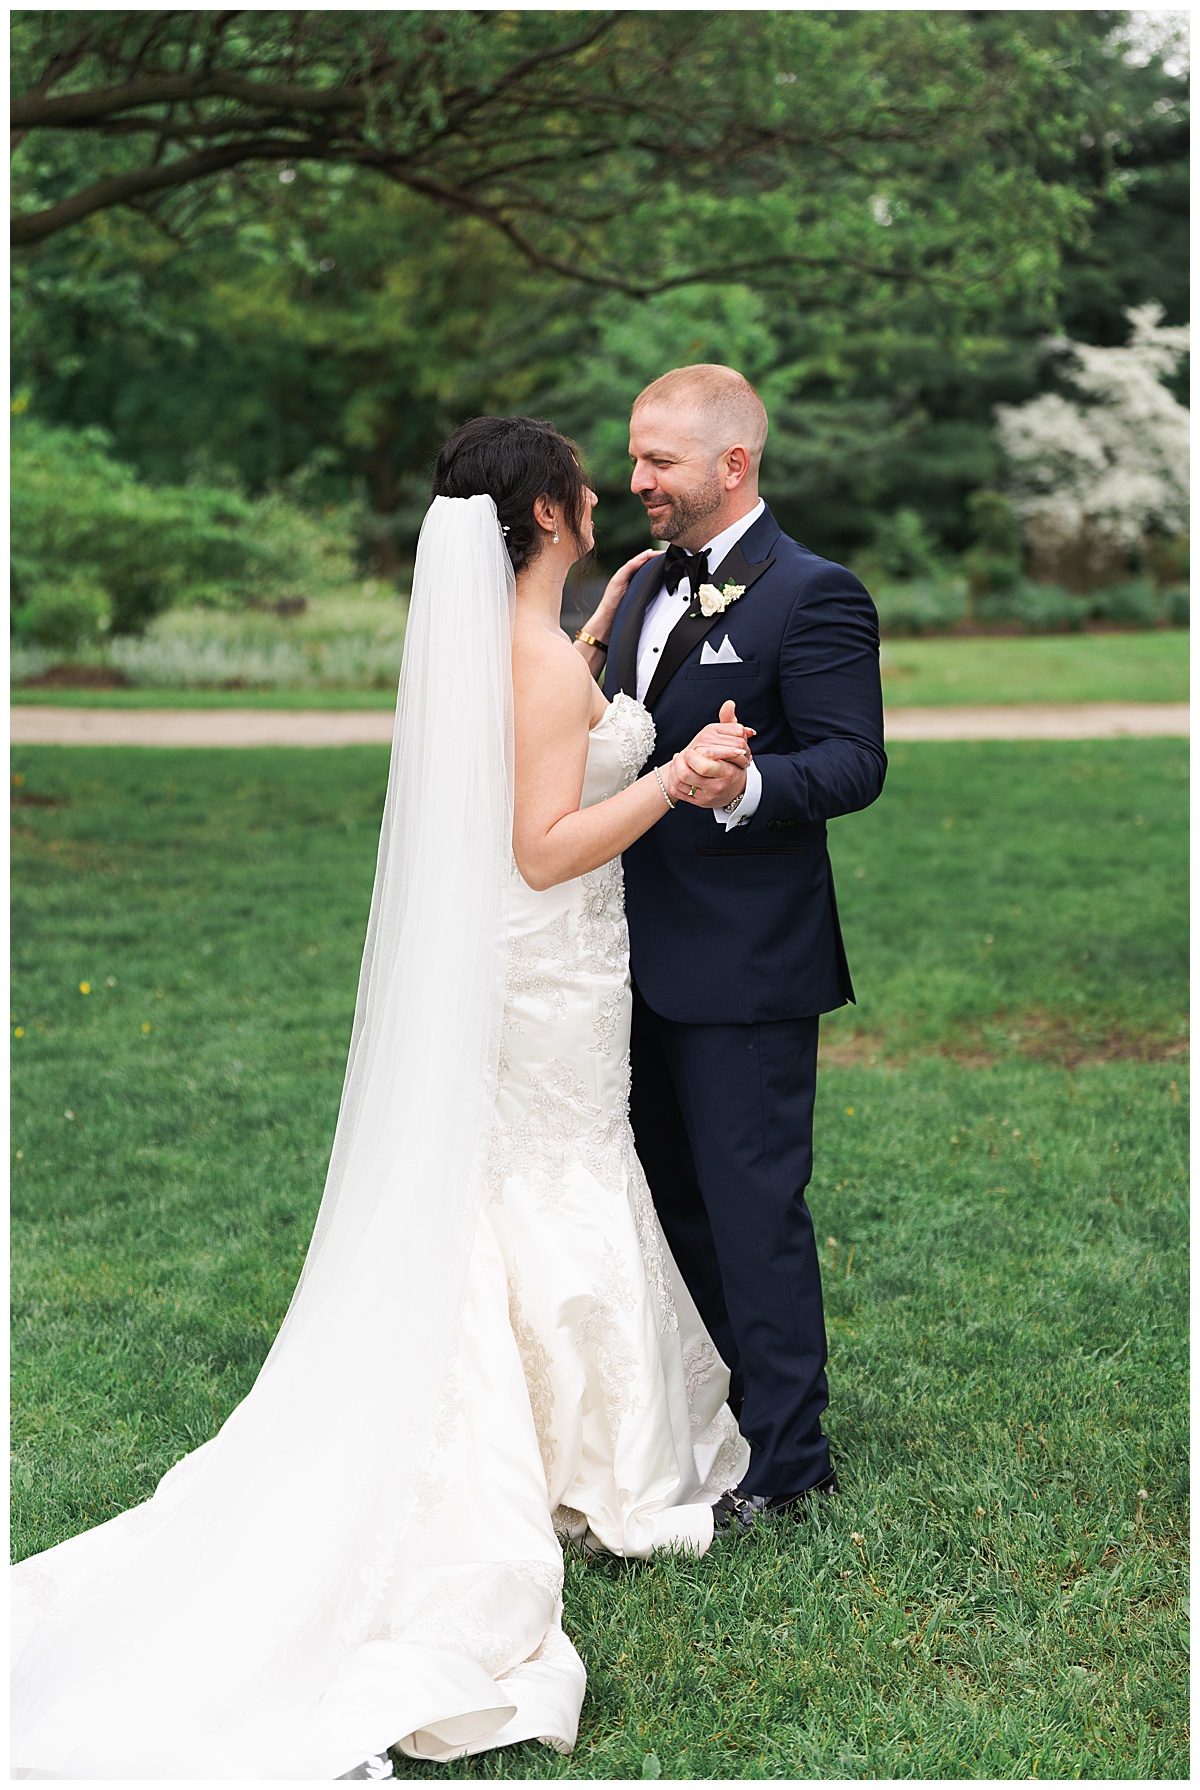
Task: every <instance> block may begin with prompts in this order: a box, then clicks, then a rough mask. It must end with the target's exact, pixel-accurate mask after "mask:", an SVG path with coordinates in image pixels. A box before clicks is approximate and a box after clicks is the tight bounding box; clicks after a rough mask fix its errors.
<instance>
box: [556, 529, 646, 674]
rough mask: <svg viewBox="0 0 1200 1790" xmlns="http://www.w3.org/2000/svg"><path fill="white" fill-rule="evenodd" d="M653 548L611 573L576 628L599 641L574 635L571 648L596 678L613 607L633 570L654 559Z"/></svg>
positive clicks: (602, 664)
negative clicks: (600, 593) (596, 600)
mask: <svg viewBox="0 0 1200 1790" xmlns="http://www.w3.org/2000/svg"><path fill="white" fill-rule="evenodd" d="M655 551H656V550H655V548H653V547H647V548H646V550H645V552H644V553H635V554H634V556H633V558H632V559H627V560H626V561H625V564H624V565H623V566H622V567H621V569H620V570H619V571H617V572H614V573H613V575H612V577H611V578H610V579H609V581H608V583H607V584H606V585H605V587H604V595H603V596H602V597H601V599H600V602H599V604H598V605H597V607H596V608H595V609H594V610H593V611H592V613H591V615H589V616H588V619H587V620H586V621H585V622H584V624H583V627H582V628H581V629H580V633H581V634H590V635H591V638H592V641H596V642H598V643H599V644H598V645H592V644H591V643H590V642H589V641H586V640H580V639H579V638H578V637H576V639H575V641H574V643H573V644H574V647H575V651H576V652H577V653H578V654H579V655H580V657H581V658H582V660H583V662H584V664H585V665H586V666H587V668H588V670H589V671H590V672H591V674H592V676H593V677H594V678H596V679H597V680H599V677H600V673H601V672H602V671H603V670H604V667H605V665H606V663H607V662H608V640H609V635H610V634H611V633H612V625H613V620H614V618H615V616H616V613H617V610H618V609H619V608H620V607H621V598H622V597H623V596H624V595H625V592H626V591H627V590H628V589H629V581H630V579H631V578H632V577H633V575H634V573H635V572H640V571H641V569H642V567H643V566H644V565H645V563H646V561H647V560H648V559H653V558H654V556H655Z"/></svg>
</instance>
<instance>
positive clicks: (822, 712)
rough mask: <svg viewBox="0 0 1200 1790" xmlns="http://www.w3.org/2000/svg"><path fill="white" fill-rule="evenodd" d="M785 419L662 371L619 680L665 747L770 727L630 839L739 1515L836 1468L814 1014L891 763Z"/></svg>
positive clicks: (662, 1079)
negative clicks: (797, 518) (815, 1181)
mask: <svg viewBox="0 0 1200 1790" xmlns="http://www.w3.org/2000/svg"><path fill="white" fill-rule="evenodd" d="M766 436H767V413H766V411H765V409H764V407H763V404H762V401H761V399H760V398H759V396H758V394H757V392H755V390H754V388H753V386H751V385H750V384H749V383H748V382H747V381H746V380H745V379H743V378H742V376H741V374H740V373H735V372H734V371H733V370H732V369H730V368H728V367H721V366H695V367H680V368H677V369H676V370H675V371H674V372H671V373H667V374H665V375H664V376H663V377H662V378H661V379H657V380H655V382H654V383H653V385H649V386H647V388H646V390H645V391H644V392H642V394H641V396H640V397H639V398H638V400H637V402H636V403H635V405H634V407H633V416H632V419H631V422H630V436H629V452H630V457H631V459H632V461H633V479H632V489H633V491H634V493H635V494H636V495H637V496H638V497H640V498H641V500H642V503H643V504H644V505H645V507H646V514H647V516H648V518H649V522H650V529H651V533H652V534H653V535H654V536H655V537H656V538H657V539H658V540H660V541H666V542H668V543H670V544H669V546H668V549H667V552H666V554H665V555H660V556H658V557H656V558H654V559H652V560H650V561H649V562H648V564H647V565H646V567H645V568H644V570H642V571H641V572H639V573H638V574H637V575H636V576H635V577H634V578H633V580H632V581H631V583H630V585H629V589H628V591H627V592H626V595H625V597H624V599H623V601H622V603H621V606H620V609H619V610H618V612H617V616H616V619H615V622H614V624H613V629H612V635H611V639H610V641H609V651H608V660H607V664H608V670H607V672H606V677H605V687H606V690H607V693H608V695H609V696H610V697H611V696H612V695H613V693H614V692H615V691H616V690H618V689H620V690H624V691H626V692H627V693H628V694H629V695H631V696H636V697H637V698H638V699H639V700H640V701H642V702H644V703H645V704H646V705H647V707H648V708H649V709H650V710H651V712H652V713H653V716H654V722H655V726H656V728H657V746H656V751H655V758H656V760H657V761H658V762H660V763H661V762H665V761H669V760H670V758H671V757H672V755H673V754H674V753H676V752H678V751H682V750H683V748H684V747H685V746H686V745H687V744H688V743H689V742H690V741H691V740H692V739H693V738H694V736H695V735H696V734H697V732H698V731H699V730H700V729H702V728H703V727H704V726H705V724H706V722H711V720H712V717H713V716H714V715H715V714H716V713H717V711H718V709H720V710H721V713H722V720H724V721H726V722H729V721H731V720H735V719H736V721H737V722H739V723H741V724H742V725H743V726H745V727H747V728H751V729H753V730H754V732H753V750H752V757H751V758H750V761H749V763H748V764H746V765H734V764H731V763H728V762H719V761H717V760H714V759H704V760H703V761H701V760H700V758H699V756H698V755H697V754H696V753H693V755H692V757H693V760H694V761H695V763H696V765H697V767H698V768H697V773H696V775H695V776H694V779H693V783H692V786H691V787H692V788H693V789H694V790H695V794H694V796H690V797H688V798H685V800H684V801H683V802H681V803H680V804H679V805H678V808H677V811H676V812H675V813H674V814H671V815H668V816H667V817H666V818H665V819H664V820H663V821H662V823H661V824H660V825H658V826H656V827H654V828H652V829H651V831H650V832H649V833H647V834H646V835H645V836H644V837H643V838H641V839H639V840H638V841H637V843H636V844H635V845H633V846H631V847H630V849H629V850H628V851H627V852H626V853H625V891H626V906H627V911H628V916H629V936H630V953H631V965H632V972H633V982H634V993H633V999H634V1008H633V1038H632V1057H633V1091H632V1097H631V1117H632V1120H633V1129H634V1134H635V1137H636V1140H637V1149H638V1155H639V1156H640V1158H641V1161H642V1164H643V1166H644V1168H645V1170H646V1175H647V1179H648V1180H649V1183H650V1187H651V1191H652V1193H653V1196H654V1202H655V1205H656V1207H657V1209H658V1214H659V1218H660V1220H661V1222H662V1226H663V1230H664V1231H665V1233H666V1236H667V1240H668V1242H669V1243H670V1245H671V1249H672V1251H673V1253H674V1256H675V1259H676V1261H677V1262H678V1264H679V1267H680V1270H681V1272H682V1274H683V1276H684V1279H685V1280H686V1281H687V1284H688V1287H689V1288H690V1290H691V1293H692V1296H693V1298H694V1299H695V1301H696V1304H697V1306H698V1307H699V1309H700V1313H701V1316H702V1317H703V1319H704V1321H705V1323H706V1325H707V1327H708V1330H709V1333H710V1335H711V1336H712V1338H713V1341H714V1342H715V1343H716V1345H717V1348H718V1349H719V1350H720V1352H721V1355H722V1357H723V1358H724V1360H725V1362H726V1363H727V1365H728V1367H729V1369H730V1376H731V1380H730V1403H731V1405H732V1407H733V1409H734V1411H735V1412H737V1413H738V1415H739V1421H740V1424H741V1429H742V1433H743V1435H744V1436H745V1437H746V1439H747V1440H748V1441H749V1443H750V1447H751V1456H750V1466H749V1469H748V1471H747V1473H746V1476H745V1478H744V1479H743V1481H742V1483H741V1485H740V1486H738V1487H737V1488H736V1490H735V1491H733V1492H730V1493H726V1494H725V1496H724V1497H723V1498H722V1499H721V1501H720V1503H719V1504H718V1506H717V1509H716V1512H715V1517H716V1522H717V1526H718V1528H719V1529H721V1530H724V1531H726V1532H731V1531H733V1532H736V1531H739V1530H741V1529H745V1528H749V1527H751V1526H752V1525H753V1524H754V1523H755V1522H760V1521H763V1520H765V1519H766V1518H768V1517H771V1516H774V1515H775V1514H776V1513H778V1512H779V1511H781V1510H786V1509H789V1508H791V1507H795V1508H797V1509H799V1508H802V1506H803V1504H804V1502H805V1501H806V1499H807V1498H808V1497H809V1496H811V1495H812V1494H814V1493H821V1492H833V1491H836V1489H837V1478H836V1475H835V1474H834V1472H833V1470H832V1468H831V1466H830V1460H829V1444H828V1442H827V1441H826V1439H825V1437H824V1436H823V1435H822V1433H821V1413H822V1412H823V1411H824V1409H825V1407H826V1405H827V1404H828V1402H829V1392H828V1387H827V1383H826V1379H825V1361H826V1356H827V1349H826V1341H825V1319H824V1313H823V1310H822V1304H821V1275H820V1266H819V1263H818V1260H817V1249H816V1242H815V1239H814V1236H813V1226H812V1220H811V1218H810V1217H809V1212H808V1207H807V1205H806V1204H805V1200H804V1190H805V1188H806V1187H807V1185H808V1182H809V1180H810V1178H811V1176H812V1120H813V1101H814V1096H815V1093H816V1075H817V1029H818V1025H819V1023H820V1022H819V1015H820V1014H822V1013H828V1012H829V1011H830V1010H831V1009H832V1008H835V1007H840V1006H842V1005H844V1003H845V1002H846V1001H852V1000H853V999H854V993H853V990H852V988H851V986H850V973H849V970H848V968H847V965H846V955H845V951H844V950H843V948H842V938H841V932H840V930H839V927H838V916H837V904H836V902H835V900H834V893H833V877H832V874H831V870H830V864H829V855H828V851H827V849H826V839H825V823H826V822H827V821H828V820H830V819H831V818H833V817H834V816H836V815H839V814H850V813H853V812H854V811H855V810H856V809H858V808H866V807H867V806H868V805H869V804H870V803H871V802H873V801H874V800H875V798H876V796H877V795H878V794H879V792H880V790H881V789H882V787H883V778H884V771H885V768H886V764H887V760H886V758H885V756H884V750H883V703H882V695H881V690H880V682H879V632H878V623H877V619H876V615H875V608H874V605H873V604H872V602H871V599H870V597H869V596H868V595H867V592H866V591H865V590H864V589H863V586H862V585H861V584H860V583H859V582H858V580H857V579H856V578H854V577H853V576H852V575H851V574H850V573H849V572H847V571H846V570H845V569H844V568H843V567H841V566H838V565H834V564H832V563H831V562H830V561H829V560H826V559H821V558H819V557H818V556H817V554H815V553H812V552H810V551H809V549H808V548H807V547H803V546H801V545H800V544H799V543H798V542H797V541H793V540H791V539H790V538H789V537H788V536H787V535H785V534H783V533H782V532H781V530H780V528H779V524H778V523H777V522H776V521H775V518H774V517H773V516H772V514H771V512H770V510H769V509H767V507H766V505H765V504H764V503H763V501H762V500H761V498H760V497H759V495H758V467H759V461H760V459H761V456H762V450H763V445H764V443H765V441H766ZM705 585H707V586H709V587H710V590H708V591H702V589H701V587H702V586H705ZM711 587H716V590H715V591H714V590H712V589H711ZM714 597H715V602H714ZM710 611H711V613H710ZM735 709H736V714H735ZM712 737H713V738H714V740H715V739H716V738H717V737H718V736H717V735H716V734H715V733H714V734H713V736H712ZM704 768H707V769H708V770H709V771H711V772H713V774H711V775H706V774H701V771H702V770H703V769H704Z"/></svg>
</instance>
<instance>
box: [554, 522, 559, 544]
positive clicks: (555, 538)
mask: <svg viewBox="0 0 1200 1790" xmlns="http://www.w3.org/2000/svg"><path fill="white" fill-rule="evenodd" d="M554 545H555V546H556V547H557V546H558V523H557V522H556V523H555V524H554Z"/></svg>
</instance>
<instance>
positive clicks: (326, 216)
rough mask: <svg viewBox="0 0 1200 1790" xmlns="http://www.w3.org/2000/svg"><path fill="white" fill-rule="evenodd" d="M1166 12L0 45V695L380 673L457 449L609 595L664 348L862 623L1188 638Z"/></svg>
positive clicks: (664, 362)
mask: <svg viewBox="0 0 1200 1790" xmlns="http://www.w3.org/2000/svg"><path fill="white" fill-rule="evenodd" d="M1173 18H1174V19H1175V20H1176V21H1177V19H1178V15H1164V14H1158V15H1149V14H1137V13H1127V12H1117V11H1083V12H1066V11H1034V12H1005V11H997V12H974V13H963V12H945V13H936V12H930V13H925V12H917V13H911V12H885V11H869V12H811V11H808V12H799V13H788V12H751V13H742V12H734V11H732V10H731V11H719V12H706V13H670V14H661V13H657V12H655V13H651V12H646V13H642V12H614V13H605V12H587V13H578V12H544V13H542V12H538V13H534V12H503V13H500V12H497V13H489V14H479V13H465V12H464V13H457V12H456V13H426V12H421V13H416V12H388V13H374V12H353V11H344V12H343V11H338V12H323V13H288V12H267V13H220V12H181V13H166V12H162V13H156V12H119V11H114V12H109V13H105V14H96V13H94V12H92V13H82V12H70V11H61V12H37V11H28V12H23V13H19V14H17V15H15V16H14V25H13V32H14V37H13V70H14V80H15V85H16V90H17V99H16V101H15V110H14V123H15V124H16V126H17V129H18V137H19V143H18V148H17V151H16V160H15V177H14V191H15V201H14V203H15V211H16V219H15V226H14V234H15V240H16V243H17V247H18V253H17V254H16V256H15V257H14V281H15V323H14V349H13V376H14V397H13V400H12V409H13V412H14V446H13V462H12V465H13V498H14V523H13V572H14V579H13V609H12V631H13V640H14V656H13V677H14V682H15V683H21V682H26V683H28V682H29V681H30V680H40V681H41V682H42V683H43V684H46V683H48V684H49V685H51V686H53V685H55V684H56V683H59V684H62V683H67V684H69V683H70V682H72V681H74V682H77V683H78V682H83V683H84V684H86V683H88V682H89V681H90V682H91V683H93V684H97V685H103V684H105V683H109V684H114V683H116V684H120V683H130V684H133V685H136V686H140V687H157V688H178V687H182V686H191V687H197V686H208V687H219V686H220V685H222V684H225V685H233V686H235V687H236V686H243V687H247V688H255V687H274V688H288V687H292V688H305V687H310V688H311V687H325V688H339V687H340V688H344V689H352V688H356V687H357V688H369V687H371V686H375V687H379V688H386V687H387V686H388V685H389V683H390V684H391V685H392V686H393V687H394V680H395V675H396V670H397V668H398V663H399V652H400V648H401V645H402V638H403V614H404V594H405V591H406V578H407V573H408V571H409V569H410V567H411V560H412V553H413V549H414V546H415V540H416V533H417V530H418V527H419V523H420V517H421V515H422V513H423V510H424V507H425V504H426V501H427V494H428V487H429V475H430V470H431V466H432V461H433V458H434V455H435V453H436V450H437V447H438V444H439V443H440V441H441V440H442V439H443V438H444V437H445V436H446V434H448V433H449V432H450V430H452V429H453V428H454V427H455V426H456V424H457V423H458V422H460V421H461V420H462V419H463V418H464V417H466V416H469V415H472V414H477V413H480V412H498V413H504V412H516V411H526V412H534V413H537V414H542V415H547V416H549V417H551V418H552V419H553V420H554V421H555V422H556V423H558V424H559V425H560V426H561V427H562V428H564V429H565V430H567V431H568V433H570V434H571V435H572V436H573V437H574V438H575V439H576V440H577V441H578V442H579V444H580V447H581V451H582V453H583V456H584V458H585V461H586V464H587V466H588V468H589V472H590V476H591V477H592V480H593V482H594V484H595V486H596V488H597V490H598V491H599V493H600V496H601V500H602V507H601V510H600V512H599V517H598V525H599V552H598V564H597V566H596V567H595V568H594V569H593V575H595V574H596V573H600V572H607V571H608V570H610V569H611V568H612V567H613V566H614V565H616V564H617V563H619V561H620V560H621V559H622V558H623V557H624V556H625V555H626V554H628V553H629V552H631V551H633V550H635V549H636V548H638V547H640V546H641V545H642V544H643V543H644V540H645V524H644V520H643V518H642V515H641V512H640V510H639V507H638V506H637V505H636V503H634V502H633V500H632V499H631V498H630V496H629V494H628V490H627V482H626V481H627V470H626V468H627V461H626V424H627V416H628V407H629V404H630V401H631V400H632V398H633V397H634V396H635V394H636V393H637V391H638V390H639V389H640V387H641V386H642V385H643V384H644V383H646V382H647V381H648V380H649V379H651V378H653V377H656V376H657V375H658V374H659V373H660V372H662V371H663V370H664V369H665V368H667V367H668V366H671V365H678V364H682V363H686V362H689V361H695V360H717V361H723V362H728V363H730V364H733V365H736V366H738V367H740V368H741V369H742V370H743V371H744V372H745V373H746V374H747V376H748V377H749V378H751V379H752V380H753V381H754V382H755V383H756V384H757V386H758V387H759V389H760V390H761V392H762V393H763V396H764V398H765V400H766V402H767V405H768V408H769V410H770V414H771V438H770V442H769V446H768V451H767V456H766V460H765V462H764V474H763V487H764V492H765V495H766V497H767V499H768V501H769V502H770V503H771V505H772V507H773V509H774V510H775V513H776V515H777V516H778V518H779V520H780V522H781V523H782V524H783V526H784V527H785V528H787V529H788V530H789V531H790V532H792V533H793V534H795V535H796V536H797V537H798V538H799V539H801V540H803V541H805V542H806V543H807V544H808V545H809V546H811V547H812V548H814V549H815V550H816V551H818V552H820V553H823V554H827V555H829V556H831V557H833V558H836V559H839V560H841V561H844V562H848V563H850V564H851V565H853V566H854V567H855V569H856V570H857V571H858V572H859V573H860V575H861V576H862V577H863V578H864V579H865V581H866V582H867V584H868V586H869V588H870V589H871V591H872V594H873V595H874V596H875V598H876V601H877V603H878V606H879V609H880V613H881V619H882V622H883V625H884V631H885V633H890V634H892V635H917V634H928V633H943V632H958V633H964V632H980V631H986V632H996V631H999V632H1012V633H1018V632H1058V631H1064V630H1074V631H1077V632H1078V631H1083V630H1088V629H1091V630H1095V629H1097V628H1114V627H1119V628H1142V629H1148V628H1161V627H1169V626H1180V625H1183V624H1186V621H1187V616H1188V596H1187V572H1188V562H1187V540H1186V512H1185V507H1184V505H1185V498H1184V497H1183V496H1181V492H1182V490H1183V486H1184V484H1185V482H1186V481H1185V475H1184V473H1183V471H1182V467H1183V464H1184V462H1183V460H1182V458H1181V456H1182V454H1183V453H1184V451H1185V446H1184V447H1181V446H1180V443H1181V441H1183V442H1184V444H1185V442H1186V416H1185V413H1184V411H1183V409H1182V405H1183V404H1184V402H1185V400H1186V373H1187V364H1186V334H1185V331H1184V330H1183V327H1182V326H1183V325H1185V324H1186V319H1187V207H1188V183H1187V159H1186V158H1187V73H1186V66H1185V61H1186V52H1185V50H1184V49H1183V48H1182V47H1181V45H1182V40H1181V38H1180V29H1179V26H1178V23H1177V22H1176V23H1174V24H1173V23H1172V19H1173ZM1067 343H1072V344H1077V345H1078V347H1077V348H1076V349H1075V350H1074V351H1072V350H1071V349H1069V348H1068V347H1067V346H1066V344H1067ZM1089 355H1090V356H1091V357H1092V358H1091V359H1088V358H1087V357H1088V356H1089ZM1139 406H1140V408H1139ZM1147 406H1148V409H1149V412H1152V413H1153V414H1150V415H1149V420H1148V421H1147V420H1146V414H1145V413H1146V412H1147ZM998 407H999V408H998ZM1047 407H1049V408H1047ZM1135 413H1136V416H1137V418H1140V419H1141V420H1138V421H1136V422H1135V423H1134V424H1131V423H1130V418H1131V417H1132V416H1134V415H1135ZM1005 418H1007V419H1009V420H1008V423H1007V425H1005V420H1004V419H1005ZM1097 429H1098V430H1099V434H1098V435H1097ZM1151 462H1153V463H1154V468H1155V478H1154V479H1152V480H1150V481H1149V488H1147V481H1146V479H1145V477H1144V476H1143V475H1144V473H1145V469H1146V467H1147V465H1148V464H1150V463H1151ZM1097 464H1099V465H1100V470H1101V471H1102V472H1103V473H1104V475H1105V476H1106V477H1107V480H1108V489H1107V494H1106V495H1102V496H1097V494H1096V491H1095V489H1093V487H1094V486H1095V484H1096V480H1095V477H1094V476H1093V474H1094V473H1095V469H1096V465H1097ZM1089 468H1090V471H1089ZM1135 473H1136V474H1137V477H1134V476H1133V475H1134V474H1135ZM1085 475H1086V476H1085ZM1089 479H1091V484H1090V485H1089V483H1088V480H1089ZM1114 486H1115V487H1116V488H1117V489H1118V491H1119V498H1118V500H1117V501H1116V502H1115V503H1114V501H1113V497H1112V488H1113V487H1114ZM1085 487H1086V489H1085ZM1048 530H1049V533H1048V532H1047V531H1048ZM64 660H66V661H69V662H70V664H71V665H74V666H75V667H76V668H77V669H76V670H75V672H73V673H72V672H71V671H69V670H68V671H67V672H66V673H64V672H63V670H62V667H63V662H64Z"/></svg>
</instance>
